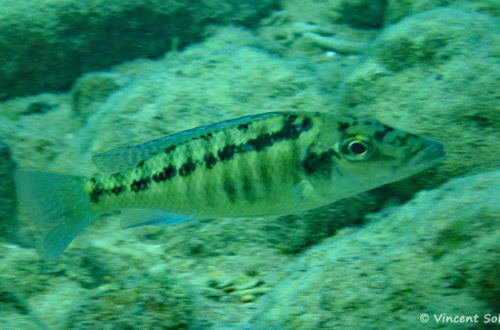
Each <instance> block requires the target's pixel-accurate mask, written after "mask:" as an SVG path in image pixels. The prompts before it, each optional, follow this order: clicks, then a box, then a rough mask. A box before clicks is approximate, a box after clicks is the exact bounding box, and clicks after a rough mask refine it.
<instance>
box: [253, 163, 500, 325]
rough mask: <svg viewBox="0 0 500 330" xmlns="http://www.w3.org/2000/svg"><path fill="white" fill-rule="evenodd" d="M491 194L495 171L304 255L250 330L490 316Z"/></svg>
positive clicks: (495, 243)
mask: <svg viewBox="0 0 500 330" xmlns="http://www.w3.org/2000/svg"><path fill="white" fill-rule="evenodd" d="M499 187H500V171H498V170H497V171H495V172H489V173H482V174H477V175H473V176H469V177H465V178H456V179H453V180H451V181H450V182H449V183H446V184H444V185H443V186H442V187H439V188H437V189H435V190H433V191H424V192H420V193H419V194H418V195H417V196H416V197H415V199H414V200H412V201H411V202H409V203H408V204H406V205H403V206H399V207H393V208H389V209H386V210H384V211H381V212H379V213H376V214H373V215H371V216H370V223H369V224H368V225H366V226H365V227H364V228H363V229H358V230H345V231H344V232H343V233H342V232H341V233H340V234H338V235H337V236H334V237H332V238H331V239H328V240H327V241H325V242H324V243H322V244H319V245H317V246H316V247H313V248H311V249H310V250H309V251H307V252H306V253H305V254H304V255H303V257H302V258H301V260H299V261H298V263H297V264H296V265H294V266H293V268H292V269H293V270H292V275H291V276H290V277H289V278H288V279H285V280H284V281H282V282H281V284H280V285H279V286H277V287H276V288H275V290H274V292H272V293H271V294H269V296H268V300H267V304H264V308H263V309H262V310H260V311H258V312H257V313H256V315H255V316H254V318H253V320H252V323H251V324H252V325H253V326H257V327H277V328H307V329H312V328H344V327H353V326H354V327H370V325H373V324H377V325H378V326H380V327H386V326H389V327H390V326H391V325H394V324H395V323H398V324H400V325H401V326H404V327H415V328H418V327H420V326H421V324H422V323H421V322H420V319H419V316H420V314H422V313H428V314H429V315H431V322H433V319H432V314H437V315H439V314H440V313H445V312H446V313H447V314H448V315H469V314H471V313H477V314H479V315H484V314H486V313H494V312H496V310H497V309H498V302H497V300H495V298H494V296H495V294H498V292H499V291H498V290H499V288H500V287H499V283H498V278H497V277H496V276H497V275H498V269H499V267H500V263H499V260H500V249H499V242H500V228H499V227H498V221H499V220H500V206H499V204H498V201H497V200H496V199H497V198H496V196H497V195H498V192H499V189H500V188H499ZM457 222H460V223H461V224H460V225H458V227H457ZM450 228H455V229H450ZM443 235H444V236H447V238H443V237H444V236H443ZM436 251H439V254H438V255H436ZM494 278H496V279H497V280H496V281H495V280H493V279H494ZM429 325H430V326H431V327H433V328H434V327H437V326H439V324H437V323H434V324H431V323H429Z"/></svg>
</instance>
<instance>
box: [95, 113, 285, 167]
mask: <svg viewBox="0 0 500 330" xmlns="http://www.w3.org/2000/svg"><path fill="white" fill-rule="evenodd" d="M277 114H282V113H279V112H267V113H262V114H257V115H250V116H245V117H240V118H236V119H231V120H227V121H223V122H220V123H216V124H211V125H206V126H201V127H197V128H193V129H190V130H187V131H182V132H179V133H175V134H172V135H167V136H164V137H161V138H159V139H156V140H152V141H149V142H145V143H141V144H133V145H130V146H126V147H119V148H115V149H111V150H109V151H106V152H104V153H102V154H97V155H94V156H93V157H92V161H93V162H94V164H95V165H96V166H97V167H98V168H99V169H100V170H101V171H103V172H105V173H115V172H121V171H124V170H127V169H129V168H132V167H135V166H137V164H139V163H140V162H142V161H144V160H146V159H148V158H150V157H151V156H154V155H156V154H158V153H160V152H163V151H164V150H165V149H167V148H172V147H173V146H176V145H178V144H181V143H182V142H184V141H188V140H191V139H193V138H198V137H201V136H203V135H206V134H209V133H212V134H213V133H215V132H218V131H222V130H225V129H227V128H231V127H237V126H239V125H245V124H249V123H251V122H252V121H255V120H258V119H262V118H264V117H266V118H267V117H270V116H274V115H277Z"/></svg>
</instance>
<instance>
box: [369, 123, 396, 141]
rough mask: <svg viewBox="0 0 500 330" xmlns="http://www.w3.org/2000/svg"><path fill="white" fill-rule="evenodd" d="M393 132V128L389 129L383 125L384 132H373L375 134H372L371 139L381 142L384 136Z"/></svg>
mask: <svg viewBox="0 0 500 330" xmlns="http://www.w3.org/2000/svg"><path fill="white" fill-rule="evenodd" d="M393 130H394V128H392V127H389V126H387V125H384V130H383V131H377V132H375V134H373V137H374V138H375V140H377V141H379V142H381V141H382V140H383V138H384V136H385V135H386V134H387V133H389V132H390V131H393Z"/></svg>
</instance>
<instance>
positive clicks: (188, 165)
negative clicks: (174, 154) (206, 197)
mask: <svg viewBox="0 0 500 330" xmlns="http://www.w3.org/2000/svg"><path fill="white" fill-rule="evenodd" d="M195 170H196V163H195V162H194V161H193V159H192V158H191V157H189V158H188V159H187V160H186V162H185V163H184V164H182V166H181V168H180V169H179V174H180V175H181V176H188V175H189V174H191V173H193V172H194V171H195Z"/></svg>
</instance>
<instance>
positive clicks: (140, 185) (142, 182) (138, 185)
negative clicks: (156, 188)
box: [130, 177, 151, 192]
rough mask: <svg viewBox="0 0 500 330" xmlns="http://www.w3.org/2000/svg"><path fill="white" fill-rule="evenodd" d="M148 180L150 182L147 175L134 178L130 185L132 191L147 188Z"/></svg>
mask: <svg viewBox="0 0 500 330" xmlns="http://www.w3.org/2000/svg"><path fill="white" fill-rule="evenodd" d="M150 182H151V178H149V177H146V178H141V179H139V180H135V181H134V182H132V184H131V185H130V189H131V190H132V191H135V192H139V191H143V190H146V189H148V187H149V183H150Z"/></svg>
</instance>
